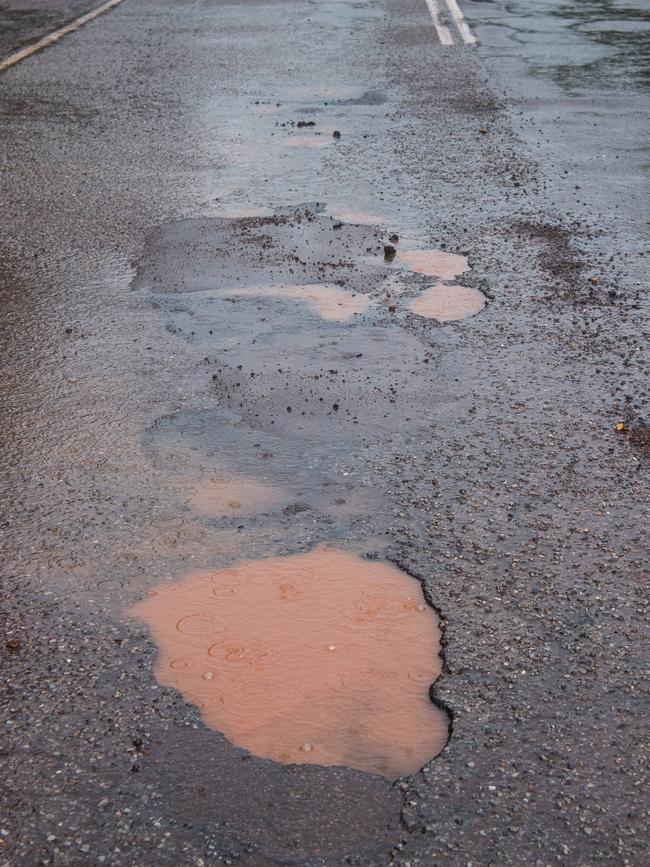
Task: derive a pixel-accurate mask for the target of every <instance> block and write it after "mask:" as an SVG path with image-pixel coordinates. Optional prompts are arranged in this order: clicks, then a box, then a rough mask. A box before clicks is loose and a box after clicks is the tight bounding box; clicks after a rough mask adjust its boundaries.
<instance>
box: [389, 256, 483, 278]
mask: <svg viewBox="0 0 650 867" xmlns="http://www.w3.org/2000/svg"><path fill="white" fill-rule="evenodd" d="M397 261H398V263H399V264H400V265H404V266H406V267H407V268H409V269H410V270H411V271H415V272H416V273H418V274H424V275H425V276H427V277H440V279H441V280H453V279H454V278H455V277H458V276H459V275H460V274H464V273H465V271H469V265H468V263H467V257H466V256H461V255H459V254H458V253H446V252H445V251H444V250H400V251H399V253H398V256H397Z"/></svg>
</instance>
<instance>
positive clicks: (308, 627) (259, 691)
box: [129, 547, 448, 779]
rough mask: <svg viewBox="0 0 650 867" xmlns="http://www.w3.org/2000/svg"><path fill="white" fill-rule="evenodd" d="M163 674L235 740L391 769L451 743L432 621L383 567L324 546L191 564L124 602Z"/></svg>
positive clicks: (398, 577)
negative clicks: (138, 598)
mask: <svg viewBox="0 0 650 867" xmlns="http://www.w3.org/2000/svg"><path fill="white" fill-rule="evenodd" d="M129 613H130V615H131V616H133V617H138V618H140V619H141V620H143V621H144V622H145V623H146V624H147V625H148V627H149V629H150V631H151V634H152V637H153V639H154V640H155V641H156V643H157V645H158V647H159V655H158V658H157V662H156V669H155V674H156V678H157V680H158V681H159V682H160V683H162V684H164V685H166V686H170V687H173V688H175V689H177V690H178V691H179V692H180V693H182V695H183V696H184V698H185V699H186V700H187V701H189V702H190V703H192V704H194V705H196V706H197V707H198V708H199V709H200V712H201V715H202V717H203V720H204V722H205V724H206V725H207V726H208V727H210V728H213V729H216V730H218V731H220V732H222V733H223V734H224V735H225V736H226V738H227V739H228V740H229V741H230V742H231V743H233V744H234V745H236V746H239V747H243V748H245V749H247V750H249V751H250V752H251V753H253V754H255V755H257V756H259V757H262V758H266V759H272V760H273V761H276V762H279V763H283V764H312V765H321V766H323V765H324V766H329V765H339V766H344V767H349V768H355V769H357V770H363V771H370V772H373V773H378V774H382V775H383V776H385V777H387V778H388V779H396V778H398V777H400V776H404V775H406V774H411V773H414V772H416V771H418V770H419V769H420V768H421V767H422V766H423V765H425V764H426V763H427V762H428V761H429V760H430V759H431V758H433V757H434V756H435V755H437V754H438V753H439V752H440V750H441V749H442V748H443V746H444V745H445V743H446V740H447V734H448V721H447V715H446V713H445V712H444V711H443V710H441V709H440V708H438V707H437V706H435V705H434V704H433V703H432V701H431V699H430V688H431V684H432V683H433V682H434V681H435V680H436V678H437V677H438V676H439V674H440V670H441V659H440V631H439V625H438V619H437V616H436V614H435V612H434V611H433V609H431V608H430V607H429V606H428V605H427V604H426V603H425V600H424V596H423V594H422V589H421V587H420V584H419V583H418V582H417V581H416V580H415V579H414V578H412V577H410V576H409V575H407V574H405V573H404V572H401V571H400V570H399V569H397V568H396V567H395V566H393V565H391V564H388V563H381V562H377V561H368V560H363V559H362V558H360V557H358V556H356V555H354V554H350V553H347V552H344V551H340V550H335V549H331V548H327V547H320V548H317V549H315V550H313V551H311V552H309V553H307V554H298V555H294V556H290V557H273V558H269V559H266V560H257V561H252V560H249V561H242V562H240V563H238V564H235V566H233V567H232V568H229V569H223V570H218V571H214V572H200V573H194V574H190V575H188V576H187V578H185V580H183V581H182V582H180V583H178V584H174V585H167V586H164V587H161V588H158V589H157V590H154V591H152V593H151V594H150V595H149V596H148V597H147V598H146V599H144V600H143V601H142V602H139V603H138V604H136V605H135V606H134V607H133V608H131V609H130V612H129Z"/></svg>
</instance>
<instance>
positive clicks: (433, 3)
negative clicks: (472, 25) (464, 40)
mask: <svg viewBox="0 0 650 867" xmlns="http://www.w3.org/2000/svg"><path fill="white" fill-rule="evenodd" d="M424 2H425V3H426V4H427V6H428V7H429V12H430V13H431V18H432V19H433V26H434V27H435V28H436V33H437V34H438V39H439V40H440V42H441V43H442V44H443V45H453V44H454V40H453V37H452V35H451V33H450V31H449V28H448V27H447V25H446V24H443V23H442V20H441V19H440V9H439V7H438V0H424Z"/></svg>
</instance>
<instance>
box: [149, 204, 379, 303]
mask: <svg viewBox="0 0 650 867" xmlns="http://www.w3.org/2000/svg"><path fill="white" fill-rule="evenodd" d="M231 213H234V211H231ZM383 241H384V238H383V233H382V230H381V229H380V228H378V227H377V226H366V225H349V224H346V223H341V222H339V221H337V220H334V219H333V218H332V217H330V216H326V215H323V214H316V213H313V212H311V211H310V210H309V209H306V208H305V209H296V210H293V211H291V210H287V212H286V213H282V214H276V215H274V216H266V217H262V216H259V217H242V218H239V219H229V218H227V217H223V218H204V219H187V220H180V221H178V222H176V223H169V224H165V225H163V226H160V227H159V228H158V229H156V230H155V232H154V233H153V234H152V236H151V237H150V239H149V243H148V249H147V255H146V256H145V257H144V259H143V260H142V261H141V262H140V264H139V266H138V271H137V274H136V278H135V282H134V285H135V286H136V287H137V288H143V289H148V290H153V291H155V292H158V293H165V294H167V293H189V292H201V291H206V290H210V291H214V290H226V289H228V290H230V291H235V290H237V289H240V290H241V291H249V290H250V289H252V288H253V287H265V291H268V288H269V287H271V286H276V287H296V286H301V287H304V286H311V287H313V285H314V284H321V285H323V286H324V287H325V289H324V292H326V293H329V294H330V295H331V293H332V291H333V290H332V287H337V288H338V290H339V291H341V292H343V291H345V292H348V293H351V294H352V293H359V292H361V293H372V292H376V291H377V288H378V284H379V283H380V281H381V280H382V279H384V278H385V277H387V276H388V274H389V271H390V269H389V268H388V267H387V265H386V264H385V263H384V259H383V249H384V248H383ZM278 291H282V290H280V289H279V290H278ZM286 291H295V290H294V289H286ZM312 291H314V290H313V289H312Z"/></svg>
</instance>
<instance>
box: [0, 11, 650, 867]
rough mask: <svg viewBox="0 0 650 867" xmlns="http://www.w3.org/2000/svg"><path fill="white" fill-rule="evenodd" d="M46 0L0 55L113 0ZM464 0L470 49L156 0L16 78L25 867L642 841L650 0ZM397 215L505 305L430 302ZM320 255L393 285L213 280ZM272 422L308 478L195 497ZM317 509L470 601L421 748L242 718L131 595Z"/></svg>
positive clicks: (308, 536)
mask: <svg viewBox="0 0 650 867" xmlns="http://www.w3.org/2000/svg"><path fill="white" fill-rule="evenodd" d="M28 5H31V6H34V7H38V5H39V4H37V3H36V4H24V3H13V4H12V3H5V4H3V9H2V12H1V15H2V16H5V17H4V18H2V17H0V20H3V21H4V20H9V19H11V20H12V21H13V22H14V25H15V26H14V30H13V32H14V35H10V36H8V35H7V32H8V31H7V30H6V29H4V30H3V33H4V35H3V37H2V42H0V45H1V47H2V51H3V52H4V53H7V52H9V51H10V50H12V49H13V48H15V47H18V45H19V44H20V43H21V40H23V41H24V40H25V39H26V38H27V35H28V34H29V38H32V36H33V35H40V34H41V30H43V29H47V28H49V27H50V26H51V25H52V23H53V22H54V19H55V17H56V15H55V12H53V11H52V10H53V9H54V10H55V11H56V10H58V11H57V12H56V14H58V15H59V19H58V21H59V22H60V23H63V22H64V21H66V20H68V19H69V17H71V16H73V15H75V14H79V8H80V7H81V6H83V10H82V11H85V9H86V8H88V5H87V4H77V5H76V6H75V4H63V3H62V4H48V6H49V9H48V15H49V17H48V18H47V20H46V19H44V18H42V17H41V18H40V19H38V20H37V16H36V14H35V13H34V12H33V10H32V12H31V13H30V16H31V17H30V16H28V18H21V14H22V12H23V11H24V10H23V8H22V7H24V6H28ZM40 5H41V7H43V5H44V4H40ZM461 5H462V6H463V9H464V11H465V14H466V15H467V17H468V19H469V20H470V22H471V25H472V27H473V29H474V31H475V33H476V34H477V36H478V38H479V40H480V44H479V46H478V47H477V48H475V49H467V48H463V47H461V46H460V45H459V44H456V45H455V46H454V47H453V48H448V49H443V48H442V47H441V46H440V45H439V44H437V42H436V39H435V32H434V31H433V29H432V26H431V22H430V18H429V17H428V13H427V10H426V6H425V4H424V3H420V2H416V0H401V2H399V3H398V2H396V0H368V2H356V3H351V2H335V0H332V2H321V3H308V2H304V0H295V2H286V3H285V2H283V3H272V4H269V3H263V2H231V3H225V2H218V3H217V2H215V3H210V2H202V3H201V2H199V3H197V2H171V0H141V2H138V3H135V2H128V0H127V2H125V3H124V4H122V5H121V6H119V7H118V8H117V9H115V10H113V11H112V12H111V13H109V14H107V15H105V16H102V17H101V18H99V19H97V21H95V22H94V23H93V24H91V25H89V26H88V27H86V28H84V29H83V30H81V31H79V32H78V33H76V34H74V35H72V36H71V37H68V38H66V39H65V40H64V41H62V42H61V43H59V44H58V45H57V46H55V47H53V48H50V49H48V50H47V51H45V52H43V53H41V54H39V55H36V56H34V57H32V58H30V59H29V60H28V61H26V62H24V63H23V64H20V65H19V66H16V67H14V68H13V69H11V70H9V71H8V72H6V73H4V74H3V75H2V77H1V78H0V120H1V122H2V138H1V144H0V183H1V190H2V202H3V223H2V234H1V237H0V266H1V267H0V292H1V297H2V319H1V334H2V345H3V351H2V357H1V359H0V363H1V364H2V381H3V385H4V388H3V394H2V403H1V405H0V413H1V418H2V429H3V449H2V451H1V453H0V466H1V468H2V474H3V484H2V492H1V497H2V499H1V506H2V515H3V518H2V523H3V533H2V563H3V565H2V584H1V588H0V593H1V597H0V598H1V600H2V606H1V613H0V616H1V617H2V636H3V641H2V645H1V646H0V683H1V684H2V686H1V690H2V691H1V693H0V696H1V697H0V703H1V704H0V707H1V709H2V715H1V717H0V723H1V725H2V736H1V739H0V751H1V760H2V775H1V777H0V799H1V800H0V865H3V867H4V865H9V867H14V865H21V867H22V865H34V864H39V865H40V864H53V865H62V864H71V865H95V864H110V865H167V864H169V865H178V864H183V865H185V864H187V865H212V864H221V863H225V864H242V865H248V864H250V865H270V864H298V865H339V864H346V863H347V864H358V865H388V864H396V865H402V867H407V865H416V864H420V865H436V864H437V865H469V864H473V865H522V864H535V865H547V864H562V865H585V867H586V865H592V864H607V865H641V864H644V863H646V861H647V846H648V833H647V832H648V823H647V819H648V809H647V801H646V800H645V799H644V798H645V792H646V791H647V738H646V737H645V734H646V733H645V730H644V729H645V726H644V716H645V714H646V712H647V681H646V680H645V679H644V678H645V675H646V673H647V650H645V646H644V643H643V642H644V639H645V638H646V636H647V595H646V588H647V578H648V558H647V554H648V550H647V547H648V546H647V530H646V527H647V503H648V475H647V471H648V461H649V460H650V411H649V410H648V393H649V388H648V379H647V337H648V332H649V331H650V329H649V327H648V319H647V314H648V297H647V271H646V264H647V234H648V233H647V228H648V206H647V202H648V197H647V179H646V177H645V172H646V171H647V166H646V161H647V158H646V156H645V153H644V145H645V142H644V134H645V133H644V130H645V128H646V127H647V120H646V118H647V86H648V80H647V69H646V67H645V65H644V62H645V59H646V58H647V44H648V43H647V33H648V26H649V18H648V9H647V5H646V4H643V3H640V2H637V3H633V2H630V3H607V2H599V3H596V2H593V3H592V2H588V3H580V4H578V3H560V2H553V0H546V2H543V3H537V4H535V8H534V10H533V9H531V7H530V4H524V3H518V2H513V3H508V4H505V3H499V2H497V3H480V2H467V3H463V4H461ZM73 7H74V8H73ZM18 13H21V14H18ZM39 14H40V13H39ZM21 21H22V22H23V23H21ZM39 28H41V30H39ZM456 42H457V43H458V40H456ZM299 121H313V122H314V123H315V126H314V127H304V126H303V127H300V128H298V127H297V123H298V122H299ZM335 129H336V130H339V131H340V133H341V136H340V139H334V137H333V135H332V133H333V131H334V130H335ZM299 134H300V136H301V137H302V136H307V137H308V139H309V144H313V145H315V146H301V144H300V143H296V142H291V141H290V139H291V138H292V137H294V136H298V135H299ZM250 208H263V209H265V211H264V212H263V213H264V214H267V216H255V217H246V216H243V215H242V214H243V212H245V211H246V210H247V209H250ZM242 209H243V211H242ZM344 209H348V210H350V209H351V210H353V211H355V212H363V213H365V214H369V215H376V217H377V220H375V221H371V224H370V225H365V226H359V225H357V224H355V223H354V220H346V219H341V218H340V217H337V216H336V213H338V212H340V211H341V210H344ZM333 215H334V216H333ZM339 220H340V221H341V222H342V223H343V228H342V230H341V229H337V230H334V229H333V228H332V224H333V222H336V221H339ZM328 232H330V233H331V237H335V238H336V240H335V246H336V245H338V247H336V251H337V254H336V257H332V256H330V255H329V253H330V250H331V249H332V248H331V246H330V244H329V239H330V235H328V234H327V233H328ZM393 232H396V233H398V234H399V236H400V242H399V243H400V244H403V243H405V242H406V241H408V242H409V245H410V246H411V247H412V248H416V247H419V248H422V249H424V248H428V247H436V248H444V249H446V250H448V251H450V252H455V253H461V254H464V255H467V256H468V258H469V264H470V266H471V270H470V271H469V272H468V273H467V274H465V275H463V278H462V281H463V284H465V285H467V286H470V287H473V288H476V289H478V290H480V291H481V292H482V293H484V295H485V296H486V301H487V303H486V306H485V308H484V309H483V310H482V311H481V312H480V313H479V314H477V315H476V316H474V317H471V318H469V319H466V320H463V321H461V322H457V323H446V324H444V325H442V324H439V323H437V322H435V321H433V320H427V319H423V318H421V317H418V316H416V315H414V314H413V313H411V312H409V311H408V301H409V300H410V299H411V298H412V297H415V296H416V295H417V293H418V292H419V291H420V290H421V289H422V287H423V285H424V281H423V280H422V279H421V278H419V277H418V276H417V275H412V274H408V273H406V272H405V271H404V270H403V269H401V268H400V266H399V263H393V264H392V265H391V264H390V263H386V262H385V261H384V259H383V255H382V252H381V251H382V249H383V242H384V239H385V238H387V237H388V235H389V234H391V233H393ZM336 233H339V234H336ZM243 238H245V239H246V240H245V243H244V242H243V241H242V239H243ZM256 238H257V240H255V239H256ZM211 244H212V245H213V247H212V248H211V246H210V245H211ZM339 247H340V250H339ZM211 250H212V252H211ZM294 255H298V257H299V259H300V261H301V263H304V264H300V268H302V269H304V270H305V276H307V277H308V278H309V282H315V281H316V280H318V279H321V276H320V275H322V274H326V280H327V282H331V274H329V272H330V271H334V270H336V269H337V268H342V269H343V271H344V272H345V273H344V274H343V279H345V280H347V281H348V284H349V285H351V286H352V287H353V288H354V290H355V291H357V292H359V293H366V294H368V295H370V296H371V302H372V303H371V304H370V306H369V307H368V310H367V311H366V312H365V313H364V314H362V315H361V316H358V317H354V318H353V319H352V320H350V321H345V322H326V321H323V320H322V318H320V317H319V316H318V315H317V314H316V313H315V312H314V310H313V309H310V308H309V307H308V306H303V305H298V306H297V305H296V304H295V302H293V301H292V300H291V299H287V298H285V299H270V298H262V299H259V300H257V301H256V300H251V299H250V298H243V297H236V296H233V297H224V296H222V295H218V297H216V296H215V294H214V293H211V291H210V290H211V289H212V288H213V285H214V282H215V280H219V279H221V277H222V276H223V272H224V271H226V272H227V274H228V277H229V279H237V278H240V279H241V280H245V281H246V282H247V283H249V284H250V282H251V281H252V280H253V281H254V280H256V279H257V277H258V272H259V271H260V270H262V271H265V270H266V269H267V268H269V269H271V270H273V273H274V279H275V280H276V281H280V282H281V281H282V280H284V279H285V278H286V276H287V269H288V268H289V267H292V265H291V257H292V256H294ZM310 257H311V258H310ZM340 262H342V263H344V264H343V265H340V264H339V263H340ZM260 263H262V264H261V265H260ZM294 264H297V263H295V260H294ZM314 275H315V276H314ZM335 404H336V409H335V408H334V405H335ZM287 407H291V412H288V409H287ZM617 425H619V427H620V426H621V425H622V428H621V429H619V430H617V429H616V426H617ZM260 454H263V455H266V456H267V457H265V458H264V467H265V469H264V473H265V478H268V479H271V480H272V481H273V482H276V483H278V484H282V485H284V486H285V487H288V488H290V490H291V494H292V497H291V499H292V502H291V503H290V504H289V506H284V505H283V506H282V507H279V508H276V509H270V510H268V511H266V512H263V513H260V514H252V515H246V516H241V515H234V516H231V517H229V516H217V517H209V516H207V515H205V514H197V513H196V511H194V510H192V509H191V508H190V507H189V505H188V502H187V500H188V492H187V491H188V485H191V484H192V483H193V482H195V481H197V480H200V479H202V478H204V477H205V474H206V473H209V472H210V470H211V468H212V467H213V466H214V464H215V462H217V461H219V462H223V461H225V462H226V463H227V466H228V467H229V468H231V469H232V471H233V473H236V474H242V475H247V476H255V475H256V474H259V463H260V459H259V455H260ZM332 492H334V495H332ZM342 500H345V502H346V505H347V506H349V507H347V508H344V509H343V510H342V511H341V512H337V510H336V509H335V508H332V502H333V501H336V502H340V501H342ZM322 542H330V543H332V544H334V545H336V546H338V547H341V548H344V549H345V550H349V551H352V552H354V553H357V554H361V555H365V556H369V557H377V558H381V559H387V560H390V561H392V562H394V563H396V564H397V565H399V566H400V567H401V568H403V569H405V570H406V571H408V572H409V573H410V574H412V575H414V576H416V577H417V578H419V579H420V580H421V581H422V584H423V588H424V592H425V596H426V598H427V600H428V601H429V602H430V603H431V604H432V605H433V606H435V607H436V608H437V610H438V611H439V612H440V615H441V618H442V623H443V626H444V661H445V665H444V672H443V675H442V677H441V678H440V679H439V680H438V681H437V682H436V683H435V684H434V686H433V692H432V697H433V699H434V700H435V701H436V702H437V703H439V704H441V705H443V706H444V707H446V708H447V711H448V713H449V715H450V720H451V731H450V738H449V742H448V744H447V747H446V748H445V749H444V750H443V752H442V753H441V754H440V755H439V756H438V757H436V758H435V759H433V760H432V761H431V762H430V763H429V764H427V765H426V766H425V767H424V768H423V770H422V771H421V772H420V773H418V774H415V775H413V776H411V777H407V778H404V779H402V780H400V781H398V782H397V783H396V784H391V783H389V782H388V781H386V780H385V779H384V778H382V777H380V776H375V775H371V774H366V773H362V772H358V771H352V770H347V769H345V768H320V767H317V766H299V765H295V766H294V765H278V764H275V763H273V762H270V761H264V760H260V759H258V758H255V757H253V756H251V755H249V754H248V753H246V752H245V751H244V750H241V749H238V748H235V747H233V746H231V745H229V744H228V743H227V741H226V740H225V739H224V738H223V737H222V736H221V735H219V734H218V733H215V732H213V731H209V730H208V729H206V728H205V727H204V725H203V724H202V722H201V720H200V716H199V714H198V711H197V710H196V708H194V707H193V706H191V705H188V704H186V703H185V702H184V701H183V699H182V697H181V696H180V695H179V694H178V693H176V692H174V691H173V690H171V689H169V688H166V687H161V686H158V685H157V684H156V682H155V680H154V677H153V664H154V659H155V654H156V648H155V646H154V645H153V643H152V642H151V640H150V638H149V637H148V634H147V631H146V628H145V627H144V625H143V624H142V623H140V622H138V621H134V620H131V619H129V618H128V617H127V616H126V614H125V610H126V608H127V607H129V606H130V605H132V604H134V603H135V602H137V601H138V600H140V599H141V598H142V597H143V596H144V595H145V594H146V593H147V591H148V590H149V589H151V588H153V587H155V586H156V585H158V584H160V583H162V582H167V581H174V580H178V579H180V578H182V577H183V576H184V575H186V574H187V573H188V572H191V571H192V570H195V569H199V568H222V567H223V566H225V565H228V564H229V563H232V562H234V561H236V560H238V559H241V558H243V557H246V558H264V557H269V556H275V555H278V554H287V555H289V554H295V553H299V552H302V551H307V550H310V549H312V548H313V547H315V546H316V545H317V544H320V543H322ZM395 701H396V702H399V696H396V697H395Z"/></svg>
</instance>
